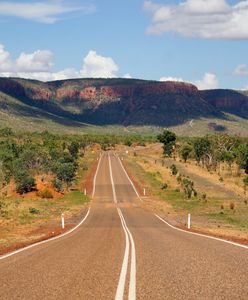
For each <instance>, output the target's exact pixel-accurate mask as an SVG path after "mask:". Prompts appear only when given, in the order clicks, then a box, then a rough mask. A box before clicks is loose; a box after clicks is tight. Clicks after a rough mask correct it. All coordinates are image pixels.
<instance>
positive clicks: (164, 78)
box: [159, 76, 184, 82]
mask: <svg viewBox="0 0 248 300" xmlns="http://www.w3.org/2000/svg"><path fill="white" fill-rule="evenodd" d="M159 81H179V82H180V81H184V80H183V79H182V78H177V77H170V76H168V77H161V78H160V79H159Z"/></svg>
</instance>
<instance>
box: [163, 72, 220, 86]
mask: <svg viewBox="0 0 248 300" xmlns="http://www.w3.org/2000/svg"><path fill="white" fill-rule="evenodd" d="M159 81H178V82H189V83H192V84H194V85H196V86H197V88H198V89H199V90H207V89H216V88H218V87H219V80H218V78H217V76H216V75H215V74H213V73H205V74H204V76H203V78H202V79H200V80H195V81H189V80H184V79H182V78H178V77H170V76H168V77H161V78H160V79H159Z"/></svg>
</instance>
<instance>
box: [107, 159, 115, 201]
mask: <svg viewBox="0 0 248 300" xmlns="http://www.w3.org/2000/svg"><path fill="white" fill-rule="evenodd" d="M108 160H109V173H110V180H111V185H112V190H113V197H114V202H115V203H117V199H116V191H115V184H114V179H113V172H112V165H111V159H110V155H108Z"/></svg>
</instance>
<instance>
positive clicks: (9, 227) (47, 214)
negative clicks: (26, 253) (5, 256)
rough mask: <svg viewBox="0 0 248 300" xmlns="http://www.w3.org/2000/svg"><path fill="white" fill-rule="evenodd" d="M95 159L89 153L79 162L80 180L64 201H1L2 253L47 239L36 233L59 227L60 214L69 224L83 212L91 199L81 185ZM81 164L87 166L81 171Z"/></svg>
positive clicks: (15, 198)
mask: <svg viewBox="0 0 248 300" xmlns="http://www.w3.org/2000/svg"><path fill="white" fill-rule="evenodd" d="M95 155H96V154H94V153H91V152H90V151H88V153H86V154H85V156H84V157H82V158H81V159H80V161H79V164H80V169H79V172H78V174H77V178H76V180H75V181H74V182H73V185H72V186H71V188H70V190H69V191H68V192H66V193H65V194H64V195H63V196H61V197H58V198H56V197H55V198H40V197H35V196H34V197H33V198H22V197H21V196H20V197H14V196H12V197H4V196H1V197H0V251H2V250H3V249H5V248H7V247H9V246H12V245H15V244H19V243H22V242H26V241H30V239H32V238H35V236H37V235H39V236H41V235H42V234H43V235H44V233H38V232H36V231H39V230H40V228H42V227H44V226H45V228H48V229H47V230H49V228H52V227H53V226H55V227H60V218H61V213H64V214H65V216H66V219H67V220H68V219H71V218H74V216H77V215H78V213H79V212H80V211H82V209H83V208H84V207H85V205H86V204H87V203H88V202H89V201H90V198H89V197H88V196H85V195H84V191H83V189H82V187H81V186H80V185H81V182H82V181H83V180H84V179H85V177H86V176H87V174H88V172H90V170H91V167H92V164H93V162H94V159H95ZM82 163H84V164H87V168H84V170H81V164H82ZM73 222H74V221H73ZM50 230H51V229H50ZM33 231H35V234H34V236H32V232H33Z"/></svg>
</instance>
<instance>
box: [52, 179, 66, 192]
mask: <svg viewBox="0 0 248 300" xmlns="http://www.w3.org/2000/svg"><path fill="white" fill-rule="evenodd" d="M52 185H53V187H54V188H55V189H56V190H57V191H58V192H62V191H63V185H62V181H61V180H59V179H58V178H55V179H54V180H53V181H52Z"/></svg>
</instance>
